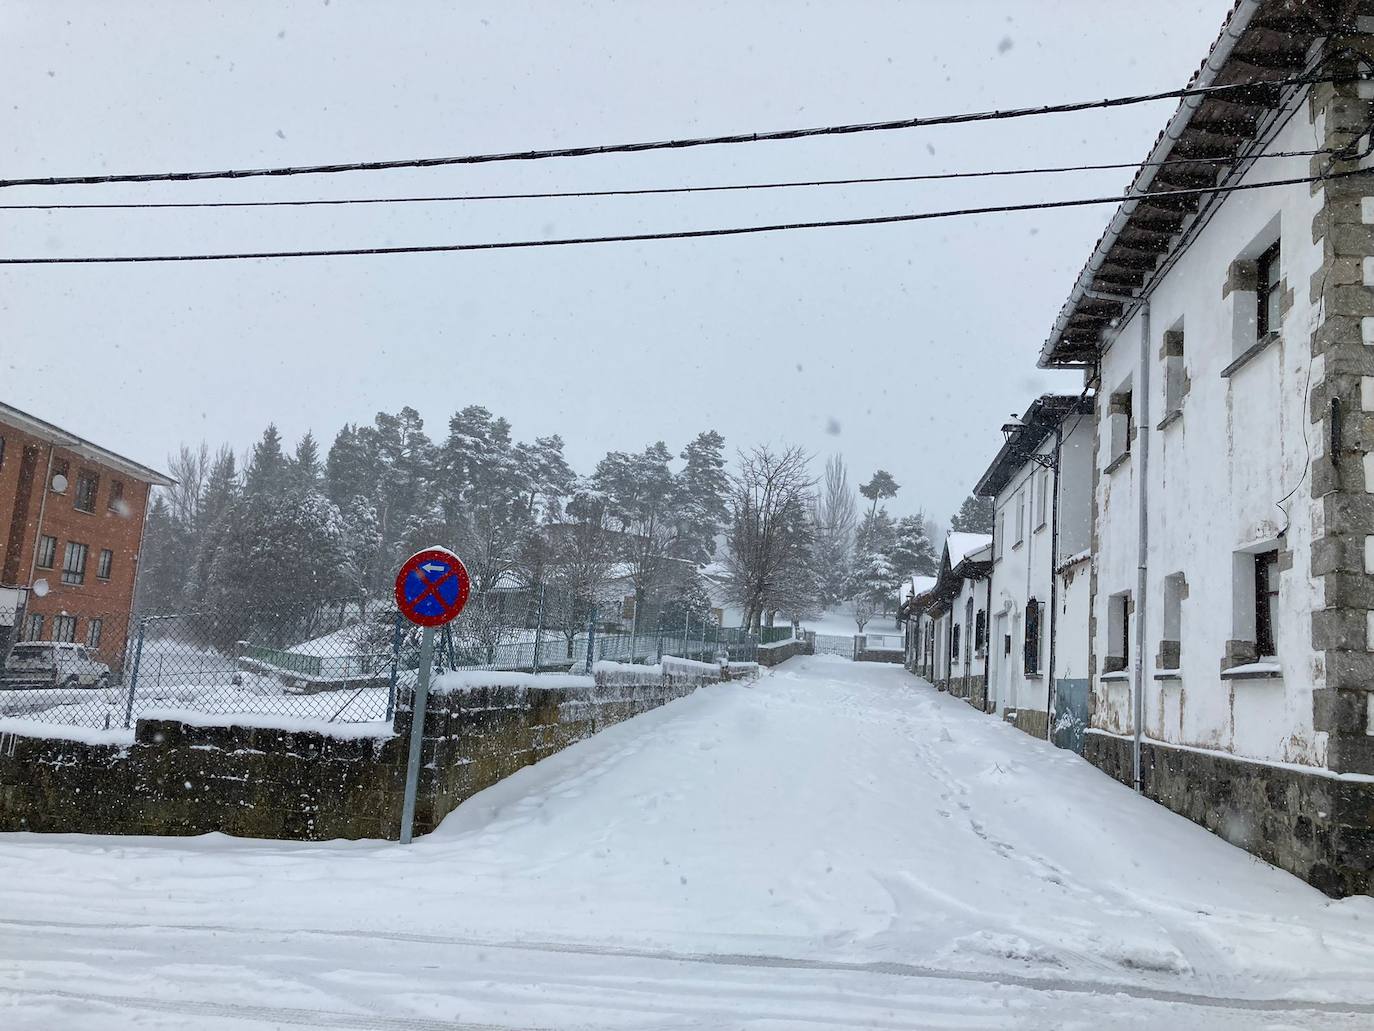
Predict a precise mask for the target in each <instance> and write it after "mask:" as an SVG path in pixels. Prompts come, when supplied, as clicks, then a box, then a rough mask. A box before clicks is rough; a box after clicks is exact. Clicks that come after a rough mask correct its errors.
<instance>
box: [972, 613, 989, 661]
mask: <svg viewBox="0 0 1374 1031" xmlns="http://www.w3.org/2000/svg"><path fill="white" fill-rule="evenodd" d="M987 644H988V614H987V613H986V612H984V611H983V610H982V609H979V610H978V616H977V618H976V619H975V620H974V623H973V646H974V648H976V649H977V651H978V654H979V655H981V654H983V649H984V648H986V647H987Z"/></svg>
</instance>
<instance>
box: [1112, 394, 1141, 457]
mask: <svg viewBox="0 0 1374 1031" xmlns="http://www.w3.org/2000/svg"><path fill="white" fill-rule="evenodd" d="M1134 437H1135V405H1134V404H1133V403H1132V397H1131V384H1130V381H1129V380H1127V381H1126V383H1125V385H1123V386H1122V388H1121V389H1120V390H1118V391H1117V392H1116V393H1114V394H1113V395H1112V396H1111V398H1110V400H1109V401H1108V414H1107V444H1108V448H1109V451H1108V462H1109V465H1110V464H1112V463H1119V462H1121V461H1122V460H1124V459H1125V457H1126V456H1127V455H1129V454H1130V453H1131V441H1132V440H1133V439H1134Z"/></svg>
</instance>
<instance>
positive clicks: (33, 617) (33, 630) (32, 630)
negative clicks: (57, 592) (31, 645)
mask: <svg viewBox="0 0 1374 1031" xmlns="http://www.w3.org/2000/svg"><path fill="white" fill-rule="evenodd" d="M24 639H25V640H26V641H41V640H43V616H42V614H41V613H38V612H30V613H29V619H28V625H27V626H26V627H25V628H24Z"/></svg>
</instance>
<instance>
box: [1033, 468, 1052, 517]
mask: <svg viewBox="0 0 1374 1031" xmlns="http://www.w3.org/2000/svg"><path fill="white" fill-rule="evenodd" d="M1036 475H1037V476H1039V477H1040V490H1039V491H1038V492H1037V494H1036V499H1037V500H1038V501H1039V502H1040V507H1039V509H1038V510H1037V511H1036V516H1035V528H1036V529H1037V530H1043V529H1044V528H1045V524H1046V523H1047V522H1049V510H1050V489H1051V487H1050V471H1049V470H1048V469H1041V470H1040V471H1039V472H1038V473H1037V474H1036Z"/></svg>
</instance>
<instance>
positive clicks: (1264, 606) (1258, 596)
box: [1255, 549, 1279, 659]
mask: <svg viewBox="0 0 1374 1031" xmlns="http://www.w3.org/2000/svg"><path fill="white" fill-rule="evenodd" d="M1278 616H1279V553H1278V551H1277V549H1276V550H1274V551H1265V552H1261V553H1260V554H1258V555H1256V556H1255V655H1256V657H1257V658H1259V659H1273V658H1276V657H1277V656H1278V654H1279V649H1278V640H1277V627H1278Z"/></svg>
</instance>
